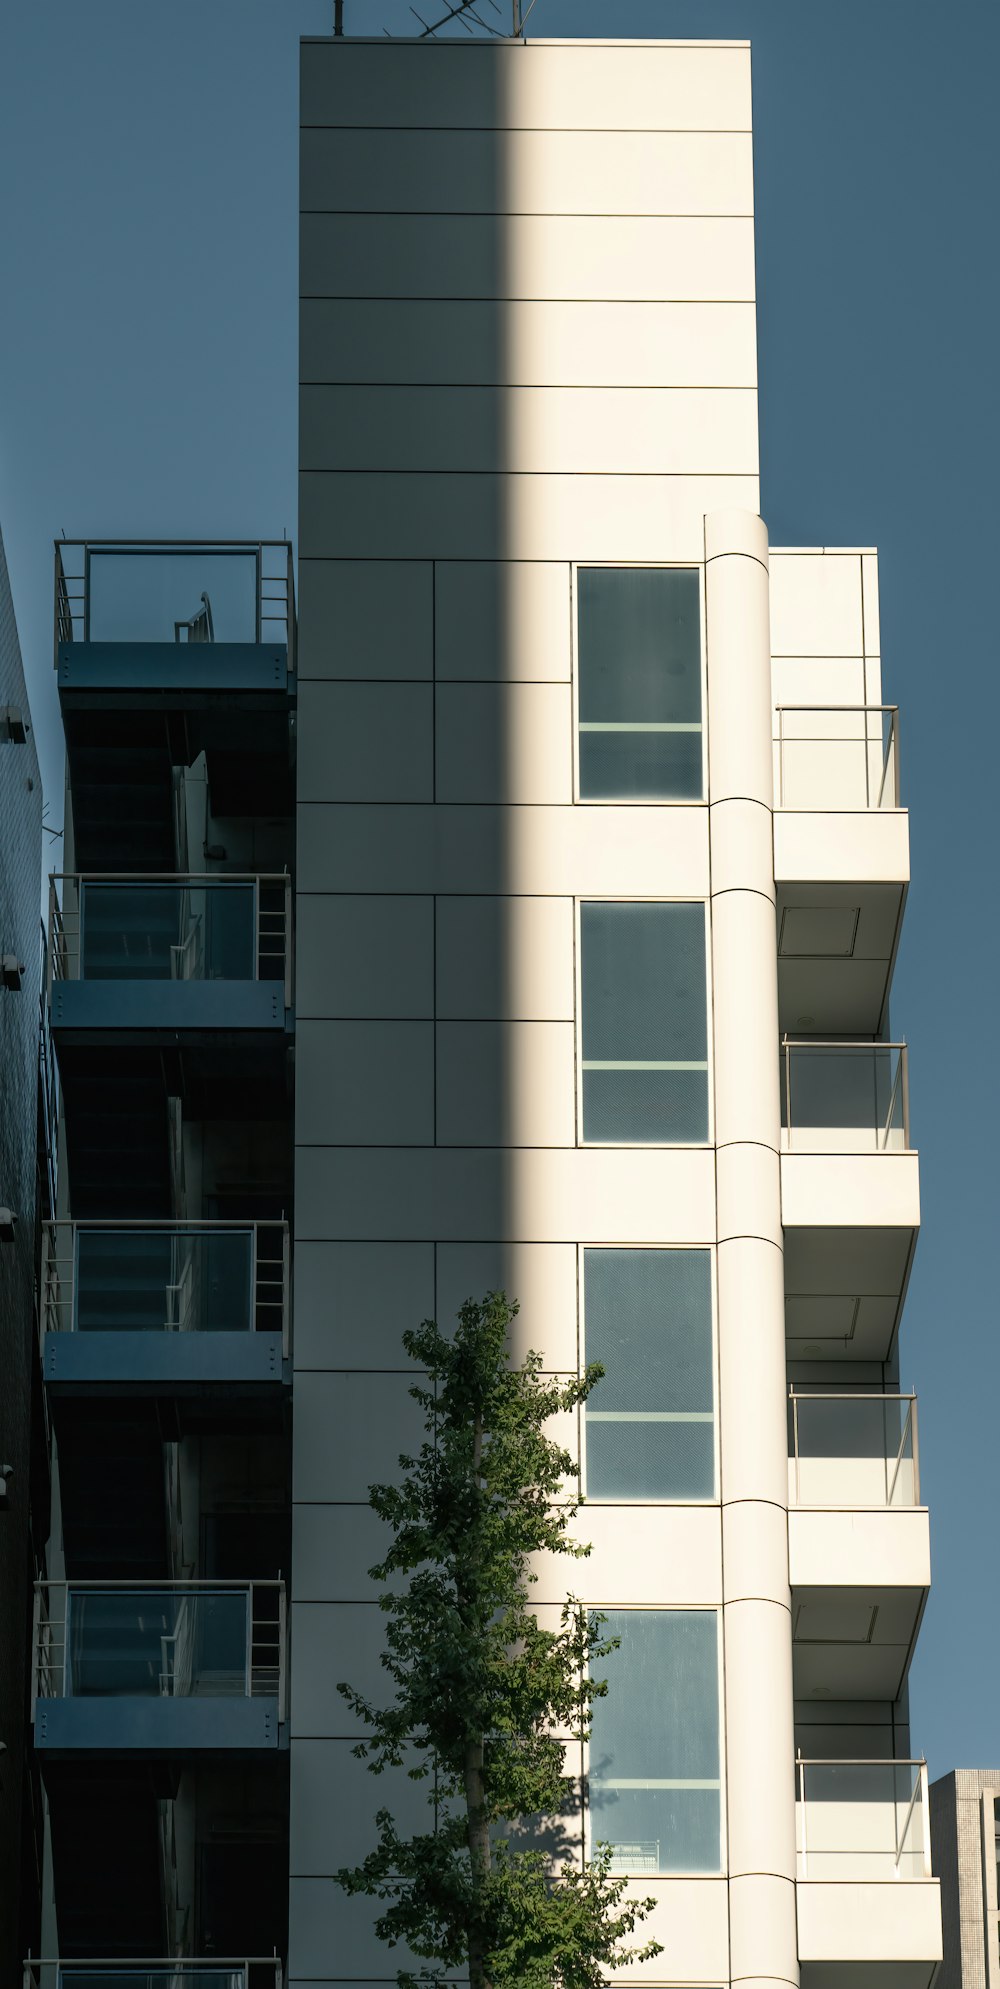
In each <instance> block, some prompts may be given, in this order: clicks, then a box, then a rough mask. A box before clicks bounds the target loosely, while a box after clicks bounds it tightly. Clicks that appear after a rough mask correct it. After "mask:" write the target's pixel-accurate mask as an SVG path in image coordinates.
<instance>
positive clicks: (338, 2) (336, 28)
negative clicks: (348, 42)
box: [333, 0, 344, 35]
mask: <svg viewBox="0 0 1000 1989" xmlns="http://www.w3.org/2000/svg"><path fill="white" fill-rule="evenodd" d="M333 32H334V34H335V35H342V34H343V32H344V0H333Z"/></svg>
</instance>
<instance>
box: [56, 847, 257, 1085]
mask: <svg viewBox="0 0 1000 1989" xmlns="http://www.w3.org/2000/svg"><path fill="white" fill-rule="evenodd" d="M291 916H292V914H291V879H290V878H289V877H288V876H285V875H282V876H266V875H238V874H233V875H226V876H225V877H219V876H214V875H206V874H205V873H204V872H194V873H191V874H188V875H164V876H159V877H156V876H141V877H139V876H126V875H119V876H112V875H103V874H101V875H96V876H83V875H64V876H54V877H53V878H52V880H51V888H50V899H49V1003H50V1014H51V1022H52V1029H53V1033H54V1034H55V1036H56V1042H57V1046H58V1045H59V1044H60V1043H62V1042H65V1041H66V1040H68V1039H72V1038H73V1037H74V1036H75V1037H76V1038H77V1039H78V1040H83V1039H89V1040H91V1041H93V1040H95V1039H99V1038H100V1037H101V1036H102V1035H103V1036H104V1037H108V1036H109V1035H110V1036H112V1037H115V1038H120V1037H122V1036H123V1035H124V1036H127V1037H129V1038H131V1040H132V1041H138V1040H144V1041H149V1040H150V1039H151V1038H155V1036H156V1035H157V1034H158V1033H159V1032H168V1033H170V1034H171V1035H173V1034H174V1033H176V1032H180V1031H182V1032H184V1033H185V1034H186V1035H194V1036H197V1035H204V1034H206V1033H209V1034H211V1035H215V1034H216V1033H217V1032H219V1031H225V1032H226V1033H227V1034H229V1035H232V1034H233V1033H235V1032H239V1031H242V1030H258V1031H260V1030H264V1031H267V1030H272V1029H282V1030H283V1029H284V1027H285V1014H286V1010H287V1009H288V1008H289V1007H290V1006H291V945H290V936H291ZM140 1032H141V1033H140Z"/></svg>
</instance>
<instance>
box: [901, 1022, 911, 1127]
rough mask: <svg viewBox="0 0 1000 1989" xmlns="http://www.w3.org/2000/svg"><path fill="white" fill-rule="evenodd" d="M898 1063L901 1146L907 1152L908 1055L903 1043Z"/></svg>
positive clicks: (908, 1123) (908, 1111)
mask: <svg viewBox="0 0 1000 1989" xmlns="http://www.w3.org/2000/svg"><path fill="white" fill-rule="evenodd" d="M899 1065H900V1072H901V1075H902V1084H903V1146H904V1149H905V1151H906V1152H907V1153H909V1151H910V1061H909V1057H908V1056H907V1051H906V1044H905V1043H903V1044H901V1045H900V1051H899Z"/></svg>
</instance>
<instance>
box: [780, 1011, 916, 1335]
mask: <svg viewBox="0 0 1000 1989" xmlns="http://www.w3.org/2000/svg"><path fill="white" fill-rule="evenodd" d="M781 1084H782V1148H783V1151H782V1156H781V1209H782V1222H783V1224H784V1229H785V1311H786V1333H787V1342H788V1352H789V1357H790V1358H792V1359H807V1360H816V1359H824V1360H836V1359H840V1358H848V1359H851V1360H874V1361H884V1360H885V1359H886V1358H887V1357H888V1353H889V1349H890V1347H891V1345H892V1341H893V1337H894V1334H895V1330H896V1326H897V1323H898V1320H899V1314H900V1311H901V1309H902V1304H903V1298H904V1296H905V1292H906V1285H907V1281H908V1278H909V1272H910V1265H911V1262H912V1258H913V1251H914V1249H915V1247H916V1239H917V1231H918V1229H919V1225H920V1183H919V1168H918V1162H917V1156H916V1153H915V1152H914V1151H913V1148H912V1145H911V1138H910V1114H909V1079H908V1062H907V1052H906V1047H905V1045H904V1044H901V1043H884V1042H863V1043H859V1042H844V1041H840V1042H818V1041H814V1040H809V1041H792V1040H791V1039H790V1038H788V1037H786V1038H785V1039H784V1042H783V1043H782V1048H781Z"/></svg>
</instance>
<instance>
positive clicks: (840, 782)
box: [774, 704, 900, 812]
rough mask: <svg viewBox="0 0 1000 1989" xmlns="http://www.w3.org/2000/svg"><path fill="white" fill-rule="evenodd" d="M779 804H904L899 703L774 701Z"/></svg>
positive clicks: (835, 807) (819, 806) (811, 806)
mask: <svg viewBox="0 0 1000 1989" xmlns="http://www.w3.org/2000/svg"><path fill="white" fill-rule="evenodd" d="M775 720H776V735H775V742H774V744H775V762H776V765H775V796H776V805H777V806H778V807H779V808H795V809H828V810H830V811H832V812H836V811H837V810H839V809H844V810H853V809H861V808H866V809H867V808H898V807H899V805H900V804H899V707H898V705H894V704H858V705H806V704H779V705H777V706H776V707H775Z"/></svg>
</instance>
